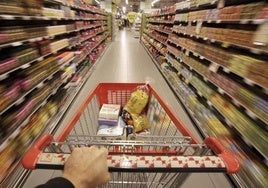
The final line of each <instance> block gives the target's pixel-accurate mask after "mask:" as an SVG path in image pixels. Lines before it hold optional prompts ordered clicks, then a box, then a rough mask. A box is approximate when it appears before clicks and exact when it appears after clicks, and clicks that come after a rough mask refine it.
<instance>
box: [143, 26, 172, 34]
mask: <svg viewBox="0 0 268 188" xmlns="http://www.w3.org/2000/svg"><path fill="white" fill-rule="evenodd" d="M148 28H149V29H152V30H155V31H158V32H160V33H165V34H168V35H169V34H171V31H167V30H163V29H162V30H161V29H158V28H155V27H148Z"/></svg>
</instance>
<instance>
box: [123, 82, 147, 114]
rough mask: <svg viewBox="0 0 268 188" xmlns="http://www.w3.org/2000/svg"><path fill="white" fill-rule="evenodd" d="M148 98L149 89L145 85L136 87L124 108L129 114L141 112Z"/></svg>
mask: <svg viewBox="0 0 268 188" xmlns="http://www.w3.org/2000/svg"><path fill="white" fill-rule="evenodd" d="M148 99H149V89H148V87H147V85H143V86H139V87H137V89H136V91H134V92H133V93H132V94H131V96H130V99H129V100H128V102H127V104H126V105H125V107H124V109H125V110H126V111H128V112H129V113H131V114H141V112H142V111H143V109H144V107H145V106H146V105H147V103H148Z"/></svg>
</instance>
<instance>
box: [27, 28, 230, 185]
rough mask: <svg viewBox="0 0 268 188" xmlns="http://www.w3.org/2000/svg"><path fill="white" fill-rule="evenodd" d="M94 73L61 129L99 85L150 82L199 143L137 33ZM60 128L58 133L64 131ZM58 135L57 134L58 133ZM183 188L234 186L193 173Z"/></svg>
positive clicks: (48, 174)
mask: <svg viewBox="0 0 268 188" xmlns="http://www.w3.org/2000/svg"><path fill="white" fill-rule="evenodd" d="M94 69H95V70H94V72H93V74H92V75H91V77H90V78H89V80H88V81H87V83H86V84H85V86H84V87H83V89H82V90H81V92H80V93H79V96H78V97H77V99H76V101H75V102H74V104H73V106H72V107H71V108H70V110H69V111H68V112H67V114H66V116H65V118H64V120H63V121H62V122H61V125H62V126H60V127H63V126H64V124H66V123H67V122H68V121H69V120H70V118H71V116H72V114H73V113H74V112H75V111H76V110H77V108H78V107H79V106H80V105H81V104H82V102H83V99H84V98H85V97H86V96H87V95H88V93H89V92H90V91H91V90H92V88H94V87H95V85H96V84H97V83H99V82H150V83H151V85H152V86H153V87H154V88H155V89H156V91H157V92H158V94H159V95H160V97H162V98H163V99H164V100H165V102H166V103H167V105H168V106H169V107H170V108H171V110H173V111H174V112H176V114H177V115H178V116H179V117H180V119H181V120H182V122H183V123H184V124H185V125H187V126H188V128H189V129H190V131H192V133H194V134H195V135H196V136H197V138H198V139H199V140H201V137H200V136H199V135H198V133H197V131H196V129H195V127H194V126H193V125H192V123H191V121H190V119H189V117H188V116H187V114H186V113H185V111H184V110H183V108H182V107H181V106H180V105H179V103H178V101H177V99H176V98H175V97H174V94H173V93H172V92H171V90H170V88H169V86H168V85H167V84H166V82H165V80H164V79H163V77H162V75H161V74H160V73H159V71H158V70H157V68H156V67H155V65H154V64H153V62H152V60H151V58H150V57H149V55H148V54H147V52H146V51H145V50H144V48H143V46H142V45H141V44H140V43H139V39H137V38H134V37H133V33H132V32H131V31H129V30H126V29H125V30H121V31H119V33H118V34H117V36H116V38H115V39H114V40H113V41H112V43H111V44H110V45H109V46H108V49H107V50H106V52H105V54H104V55H103V56H102V57H101V59H100V61H99V62H98V63H97V64H96V65H95V67H94ZM60 130H61V129H59V131H58V132H60ZM56 134H57V133H56ZM60 175H61V171H54V170H35V171H33V172H32V173H31V175H30V177H29V178H28V179H27V181H26V183H25V185H24V186H23V187H24V188H30V187H35V186H36V185H38V184H42V183H44V182H46V181H47V180H48V179H50V178H53V177H56V176H60ZM181 187H183V188H191V187H206V188H229V187H232V185H231V184H230V183H229V181H228V179H227V178H226V177H225V176H224V175H222V174H207V173H204V174H191V175H190V176H189V177H188V179H186V181H185V183H184V184H183V185H182V186H181Z"/></svg>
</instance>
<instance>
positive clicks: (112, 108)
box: [99, 104, 121, 120]
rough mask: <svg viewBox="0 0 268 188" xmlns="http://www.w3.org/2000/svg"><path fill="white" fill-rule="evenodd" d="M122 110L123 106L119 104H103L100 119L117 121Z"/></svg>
mask: <svg viewBox="0 0 268 188" xmlns="http://www.w3.org/2000/svg"><path fill="white" fill-rule="evenodd" d="M120 109H121V106H120V105H119V104H103V105H102V107H101V109H100V112H99V118H100V119H110V120H117V119H118V116H119V113H120Z"/></svg>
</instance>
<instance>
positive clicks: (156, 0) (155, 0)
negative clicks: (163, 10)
mask: <svg viewBox="0 0 268 188" xmlns="http://www.w3.org/2000/svg"><path fill="white" fill-rule="evenodd" d="M158 1H160V0H154V1H153V2H152V3H151V5H152V7H153V6H154V4H155V3H157V2H158Z"/></svg>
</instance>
